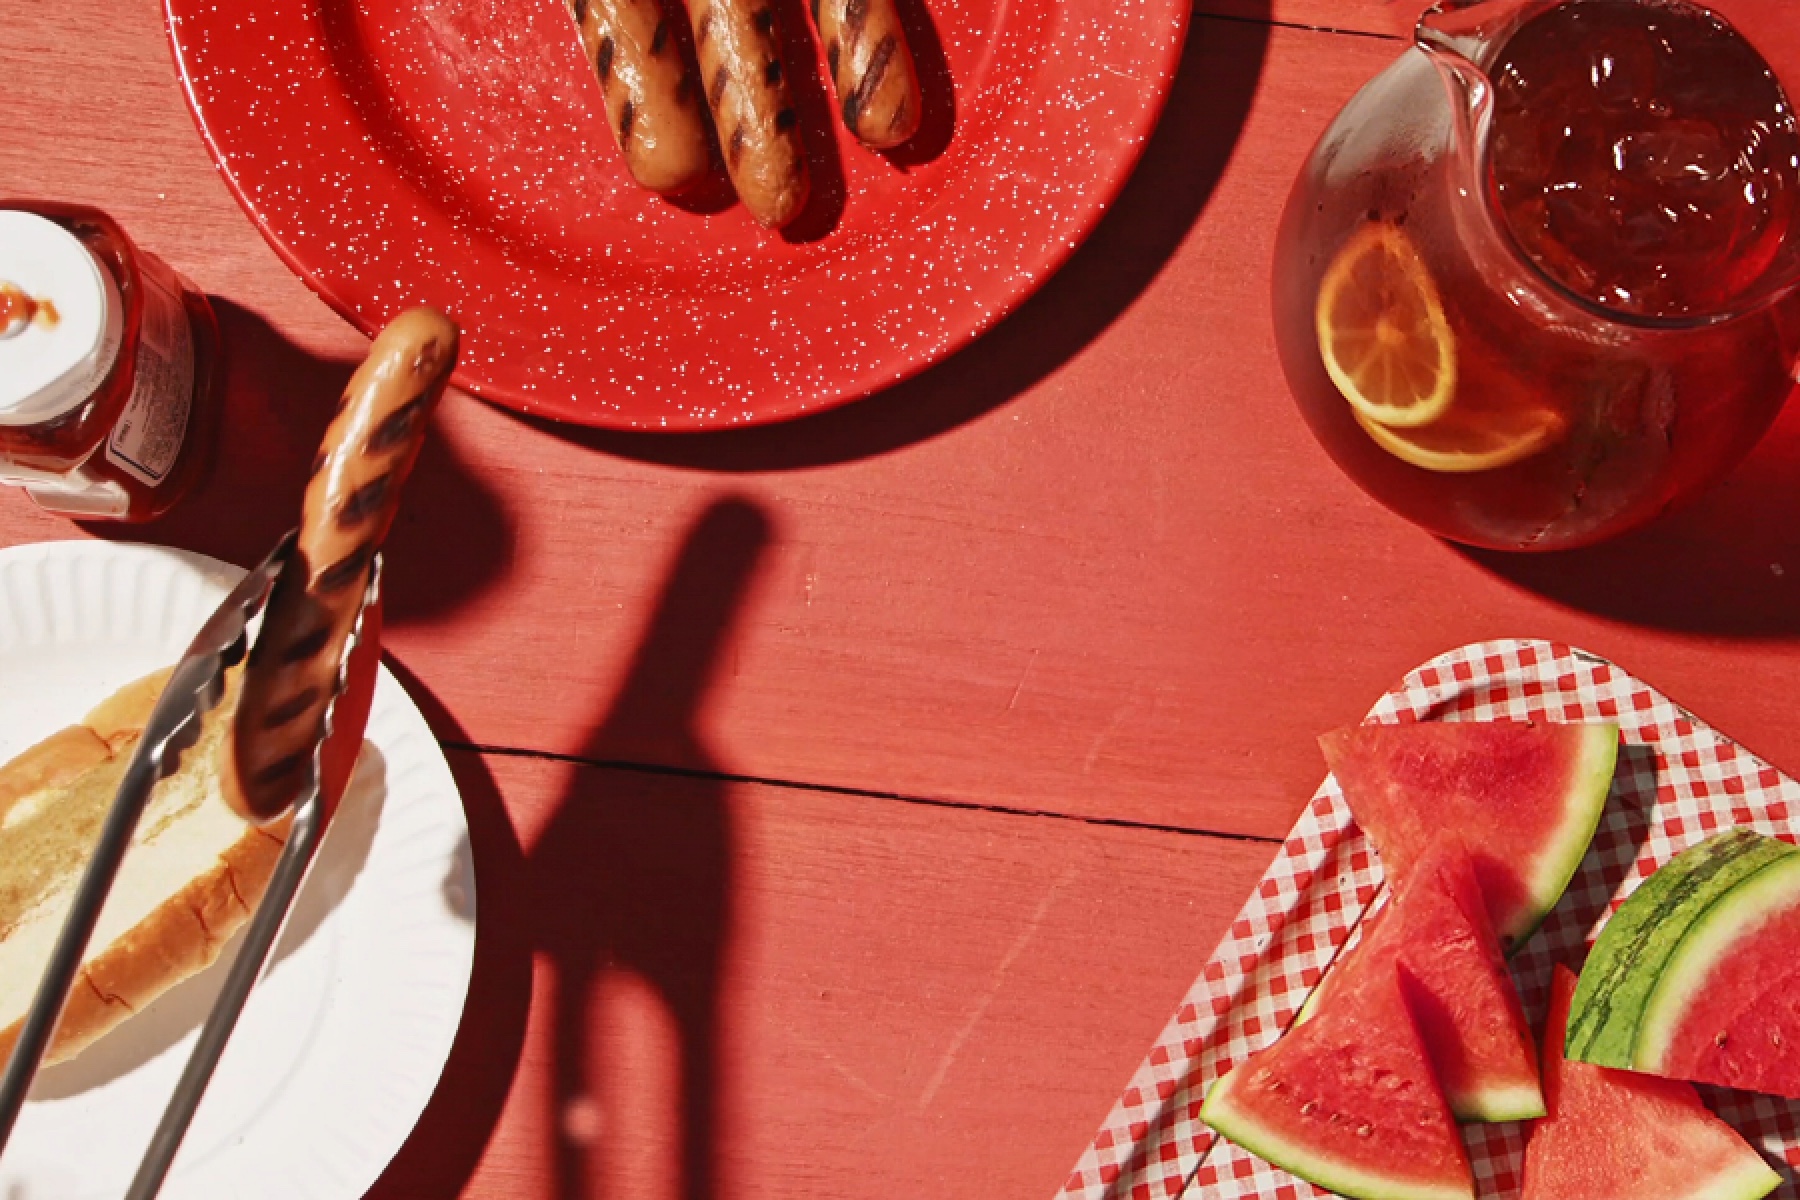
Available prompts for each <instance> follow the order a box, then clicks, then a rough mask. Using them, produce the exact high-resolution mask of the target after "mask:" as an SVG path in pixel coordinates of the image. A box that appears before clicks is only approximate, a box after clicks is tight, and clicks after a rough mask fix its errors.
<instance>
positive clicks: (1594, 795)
mask: <svg viewBox="0 0 1800 1200" xmlns="http://www.w3.org/2000/svg"><path fill="white" fill-rule="evenodd" d="M1581 731H1582V737H1581V754H1580V757H1579V758H1578V759H1577V760H1576V764H1575V769H1574V770H1573V771H1571V772H1570V782H1569V790H1568V793H1567V803H1568V808H1567V810H1566V811H1565V813H1564V815H1563V822H1562V825H1561V827H1560V828H1559V829H1558V830H1557V832H1556V836H1555V837H1553V838H1551V839H1550V840H1549V841H1548V842H1546V843H1545V851H1544V855H1543V857H1542V858H1540V859H1539V860H1538V864H1537V869H1536V870H1535V871H1534V872H1533V873H1532V884H1531V895H1532V898H1533V904H1532V908H1531V911H1530V913H1529V914H1526V915H1525V919H1524V920H1523V921H1522V922H1521V924H1520V925H1519V927H1518V928H1515V929H1500V930H1496V932H1497V933H1498V934H1499V935H1500V938H1501V941H1502V944H1504V945H1508V946H1510V947H1511V948H1512V949H1514V950H1517V949H1518V948H1519V947H1520V946H1523V945H1524V944H1525V943H1526V942H1528V941H1530V940H1531V935H1532V934H1534V933H1536V932H1537V929H1538V926H1540V925H1542V924H1543V923H1544V918H1545V917H1548V916H1549V915H1550V910H1551V909H1553V908H1555V907H1556V902H1557V901H1558V900H1561V899H1562V894H1563V892H1565V891H1567V890H1568V887H1569V880H1571V879H1573V878H1575V872H1576V871H1577V870H1579V869H1580V868H1581V860H1582V859H1583V858H1585V857H1586V856H1587V852H1588V847H1589V846H1590V845H1591V844H1592V843H1593V840H1594V832H1595V831H1596V830H1597V829H1599V828H1600V816H1601V814H1602V813H1603V812H1605V810H1606V797H1607V795H1608V794H1609V793H1610V792H1611V791H1612V781H1613V772H1614V771H1615V770H1617V768H1618V765H1619V727H1618V726H1617V725H1610V724H1606V725H1583V726H1581Z"/></svg>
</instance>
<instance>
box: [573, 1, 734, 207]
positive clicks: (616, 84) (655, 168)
mask: <svg viewBox="0 0 1800 1200" xmlns="http://www.w3.org/2000/svg"><path fill="white" fill-rule="evenodd" d="M571 2H572V5H573V12H574V16H575V24H576V27H577V28H578V29H579V30H580V31H581V46H582V49H583V50H585V51H586V52H587V59H588V65H589V66H591V67H592V68H593V69H594V74H595V75H596V76H597V77H598V78H599V80H600V89H601V92H602V94H603V95H604V96H605V98H606V119H607V124H608V125H609V126H611V127H612V131H613V138H614V139H615V140H616V141H617V142H618V143H619V152H620V153H621V154H623V155H624V156H625V166H626V169H627V170H629V171H630V172H631V177H632V178H633V179H635V180H637V181H638V183H640V184H642V185H643V186H644V187H647V188H649V189H650V190H651V191H653V192H665V193H667V192H678V191H681V190H682V189H683V188H685V187H687V186H688V185H690V184H692V183H694V182H695V181H696V180H698V179H700V178H701V177H702V176H703V175H705V174H706V171H707V166H708V163H709V160H710V159H711V157H712V153H711V150H710V149H709V147H708V146H707V144H706V125H705V121H706V118H705V116H704V115H703V114H702V113H701V111H700V96H699V90H700V89H699V87H698V85H697V84H696V83H695V81H694V77H693V73H692V72H691V71H690V70H689V69H688V66H687V64H686V63H685V62H683V61H682V58H681V47H680V46H679V45H678V44H677V39H676V38H674V37H672V36H670V30H669V23H668V19H667V18H666V17H665V16H664V15H663V10H662V8H661V7H660V6H659V5H658V4H657V0H571Z"/></svg>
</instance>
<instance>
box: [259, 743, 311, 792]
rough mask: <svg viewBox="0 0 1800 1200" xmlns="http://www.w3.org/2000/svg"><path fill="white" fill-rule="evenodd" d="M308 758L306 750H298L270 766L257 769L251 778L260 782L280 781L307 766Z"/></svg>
mask: <svg viewBox="0 0 1800 1200" xmlns="http://www.w3.org/2000/svg"><path fill="white" fill-rule="evenodd" d="M307 758H308V755H307V752H306V751H304V750H297V751H295V752H294V753H292V754H290V755H288V756H287V757H286V758H282V759H277V760H276V761H274V762H272V763H270V764H269V765H268V766H266V767H263V768H262V769H261V770H259V771H257V773H256V774H255V775H253V776H251V779H252V781H253V782H255V783H259V784H270V783H279V782H281V781H282V780H283V779H286V778H287V777H288V776H289V775H292V774H293V773H294V772H295V771H298V770H299V769H300V768H301V767H303V766H305V765H306V760H307Z"/></svg>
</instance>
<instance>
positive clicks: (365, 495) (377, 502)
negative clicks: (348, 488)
mask: <svg viewBox="0 0 1800 1200" xmlns="http://www.w3.org/2000/svg"><path fill="white" fill-rule="evenodd" d="M393 480H394V477H393V476H392V475H382V476H379V477H378V478H375V479H372V480H370V481H369V482H368V483H365V484H363V485H362V486H361V487H359V488H357V489H356V490H355V491H354V492H351V493H350V498H349V499H348V500H346V501H344V507H343V508H342V509H341V510H339V512H338V514H337V527H338V528H339V529H353V528H355V527H356V526H358V525H361V524H362V523H363V522H364V521H366V520H368V519H369V518H370V517H372V516H374V515H375V514H376V512H378V511H379V510H380V508H381V506H382V505H383V504H385V503H386V502H387V495H388V488H389V487H390V486H392V484H393Z"/></svg>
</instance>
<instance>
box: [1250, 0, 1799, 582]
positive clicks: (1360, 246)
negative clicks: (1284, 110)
mask: <svg viewBox="0 0 1800 1200" xmlns="http://www.w3.org/2000/svg"><path fill="white" fill-rule="evenodd" d="M1783 7H1784V3H1783V0H1762V2H1760V3H1758V2H1752V0H1738V2H1735V3H1733V2H1731V0H1715V2H1713V3H1710V4H1708V6H1707V7H1705V8H1700V7H1698V6H1696V5H1694V4H1690V3H1686V2H1684V0H1463V2H1461V3H1440V4H1438V5H1436V6H1435V7H1433V8H1431V9H1430V10H1429V11H1427V12H1426V14H1425V15H1424V16H1423V17H1422V18H1421V19H1420V21H1419V25H1418V29H1417V36H1416V44H1415V46H1414V47H1413V48H1411V49H1409V50H1407V51H1406V53H1405V54H1404V55H1403V56H1402V57H1401V58H1400V60H1399V61H1398V62H1396V63H1394V64H1393V66H1391V67H1390V68H1388V70H1386V71H1385V72H1384V73H1383V74H1382V75H1380V76H1379V77H1377V78H1376V79H1375V80H1374V81H1372V82H1371V83H1370V84H1369V85H1368V86H1367V87H1365V88H1364V89H1363V90H1362V91H1361V92H1360V93H1359V94H1358V95H1357V96H1356V97H1355V98H1354V99H1353V100H1352V101H1351V102H1350V103H1349V105H1348V106H1346V107H1345V109H1344V111H1343V112H1342V113H1340V114H1339V115H1338V117H1337V119H1336V121H1334V122H1333V124H1332V125H1331V127H1330V128H1329V129H1328V130H1327V131H1326V133H1325V135H1324V137H1323V138H1322V139H1321V140H1320V142H1319V145H1318V146H1317V147H1316V148H1315V149H1314V151H1313V154H1312V157H1311V159H1310V160H1309V162H1308V163H1307V166H1306V168H1305V170H1304V171H1303V172H1302V174H1301V176H1300V179H1299V180H1298V182H1297V183H1296V185H1295V188H1294V191H1293V193H1292V195H1291V196H1290V198H1289V200H1288V204H1287V208H1286V211H1285V213H1284V214H1283V217H1282V223H1281V229H1280V233H1279V235H1278V239H1277V244H1276V254H1275V264H1274V311H1275V321H1276V335H1277V342H1278V345H1279V347H1280V351H1281V358H1282V365H1283V368H1284V370H1285V371H1286V373H1287V377H1288V381H1289V384H1290V386H1291V387H1292V390H1293V392H1294V395H1295V397H1296V399H1297V400H1298V402H1299V405H1300V408H1301V411H1302V412H1303V414H1304V415H1305V417H1306V420H1307V422H1308V424H1309V425H1310V426H1311V427H1312V429H1313V432H1314V433H1315V434H1316V435H1317V437H1318V439H1319V441H1320V442H1321V443H1323V445H1324V447H1325V449H1326V450H1327V451H1328V452H1329V453H1330V455H1331V456H1332V458H1333V459H1334V460H1336V462H1337V463H1338V464H1339V465H1340V466H1341V467H1342V468H1343V469H1344V470H1345V471H1346V472H1348V473H1349V474H1350V476H1351V477H1352V478H1353V479H1355V480H1356V481H1357V482H1358V483H1359V484H1360V485H1361V486H1362V487H1363V488H1365V489H1366V490H1367V491H1368V492H1369V493H1370V494H1372V495H1373V496H1374V497H1375V498H1376V499H1378V500H1380V501H1381V502H1382V503H1384V504H1386V505H1387V506H1388V507H1390V508H1392V509H1394V510H1395V511H1396V512H1398V513H1400V514H1401V515H1403V516H1405V517H1407V518H1409V519H1411V520H1413V521H1415V522H1417V523H1418V524H1420V525H1422V526H1424V527H1425V528H1427V529H1429V530H1431V531H1433V532H1435V533H1437V534H1439V535H1441V536H1444V537H1447V538H1451V539H1454V540H1456V541H1460V542H1466V543H1470V544H1473V545H1479V546H1487V547H1493V548H1498V549H1507V550H1551V549H1561V548H1565V547H1571V546H1577V545H1582V544H1586V543H1590V542H1593V541H1597V540H1599V539H1601V538H1605V537H1609V536H1612V535H1614V534H1617V533H1620V532H1622V531H1624V530H1626V529H1629V528H1632V527H1634V526H1637V525H1639V524H1641V523H1643V522H1644V521H1647V520H1649V519H1650V518H1652V517H1654V516H1656V515H1657V514H1658V513H1660V512H1661V511H1663V510H1664V509H1665V508H1667V507H1668V506H1669V505H1671V504H1673V503H1675V502H1676V501H1678V500H1680V499H1682V498H1683V497H1686V496H1689V495H1692V494H1693V493H1694V492H1695V491H1696V490H1698V489H1700V488H1701V487H1703V486H1704V485H1706V484H1707V483H1708V482H1710V481H1711V480H1713V479H1715V478H1717V477H1718V476H1719V475H1720V474H1722V473H1723V472H1724V471H1725V470H1726V469H1727V468H1729V467H1730V466H1731V465H1732V464H1734V463H1735V462H1736V461H1737V460H1738V459H1739V458H1741V457H1742V456H1743V455H1744V454H1745V452H1747V451H1748V450H1749V449H1750V447H1751V446H1752V445H1753V444H1754V443H1755V442H1756V440H1757V439H1758V438H1759V437H1760V436H1761V435H1762V434H1763V433H1764V432H1765V431H1766V430H1767V428H1768V426H1769V424H1770V422H1771V421H1772V420H1773V419H1774V417H1775V414H1776V413H1777V411H1778V410H1779V409H1780V407H1781V405H1782V403H1783V401H1785V400H1786V399H1787V397H1788V394H1789V393H1790V392H1791V391H1793V390H1794V389H1795V387H1796V363H1797V362H1800V293H1797V288H1796V285H1797V284H1800V132H1797V131H1796V126H1795V117H1794V112H1793V110H1792V108H1791V107H1790V106H1789V105H1788V102H1787V96H1788V95H1789V94H1791V93H1788V92H1785V91H1784V90H1783V87H1782V83H1783V81H1784V80H1785V81H1787V82H1789V83H1792V84H1795V85H1800V6H1795V8H1794V9H1791V10H1790V11H1789V12H1787V13H1786V14H1783V13H1782V12H1781V11H1780V10H1781V9H1782V8H1783Z"/></svg>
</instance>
